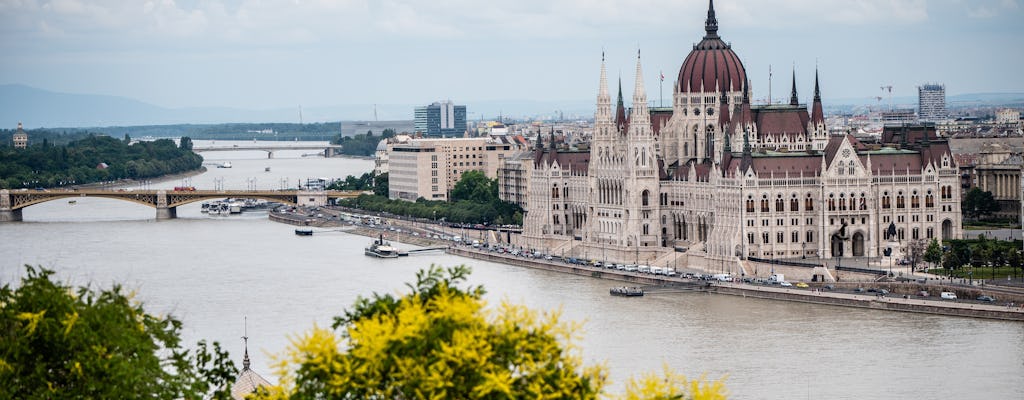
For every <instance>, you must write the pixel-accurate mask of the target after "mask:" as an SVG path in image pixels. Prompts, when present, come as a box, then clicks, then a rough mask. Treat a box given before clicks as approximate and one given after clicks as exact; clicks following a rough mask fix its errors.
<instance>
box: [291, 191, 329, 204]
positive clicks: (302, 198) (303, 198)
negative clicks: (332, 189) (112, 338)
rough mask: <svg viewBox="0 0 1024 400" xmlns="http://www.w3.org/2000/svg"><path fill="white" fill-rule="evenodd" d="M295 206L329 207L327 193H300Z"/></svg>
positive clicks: (297, 194) (296, 197)
mask: <svg viewBox="0 0 1024 400" xmlns="http://www.w3.org/2000/svg"><path fill="white" fill-rule="evenodd" d="M295 200H296V201H295V204H297V205H300V206H306V207H321V206H326V205H327V192H324V191H305V190H303V191H299V192H298V193H296V196H295Z"/></svg>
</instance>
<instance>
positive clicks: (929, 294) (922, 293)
mask: <svg viewBox="0 0 1024 400" xmlns="http://www.w3.org/2000/svg"><path fill="white" fill-rule="evenodd" d="M917 296H918V297H928V296H931V293H928V291H927V290H922V291H920V292H917Z"/></svg>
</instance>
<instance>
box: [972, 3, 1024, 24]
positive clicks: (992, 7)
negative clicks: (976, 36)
mask: <svg viewBox="0 0 1024 400" xmlns="http://www.w3.org/2000/svg"><path fill="white" fill-rule="evenodd" d="M964 7H966V8H967V16H969V17H971V18H978V19H988V18H995V17H998V16H1001V15H1003V14H1005V13H1008V12H1013V11H1016V10H1017V9H1018V8H1019V6H1018V5H1017V1H1016V0H996V1H980V0H976V1H968V2H966V4H964Z"/></svg>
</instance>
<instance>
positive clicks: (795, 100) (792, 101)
mask: <svg viewBox="0 0 1024 400" xmlns="http://www.w3.org/2000/svg"><path fill="white" fill-rule="evenodd" d="M789 105H791V106H798V105H800V99H799V98H797V97H796V67H794V68H793V88H792V89H790V91H789Z"/></svg>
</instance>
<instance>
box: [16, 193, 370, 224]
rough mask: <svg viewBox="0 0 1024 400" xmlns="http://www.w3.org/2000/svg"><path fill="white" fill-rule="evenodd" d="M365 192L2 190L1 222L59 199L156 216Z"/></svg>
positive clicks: (323, 200)
mask: <svg viewBox="0 0 1024 400" xmlns="http://www.w3.org/2000/svg"><path fill="white" fill-rule="evenodd" d="M362 193H363V192H360V191H344V190H315V191H306V190H164V189H160V190H126V189H118V190H109V189H53V190H27V189H16V190H8V189H3V190H0V222H13V221H21V220H22V213H21V210H22V209H24V208H25V207H28V206H31V205H34V204H39V203H45V202H47V201H53V200H60V199H68V198H71V199H74V198H78V197H102V198H108V199H117V200H124V201H130V202H133V203H137V204H142V205H145V206H149V207H153V208H154V209H156V219H170V218H175V217H177V207H178V206H182V205H185V204H189V203H194V202H197V201H203V200H212V199H223V198H229V197H230V198H244V199H261V200H267V201H275V202H278V203H284V204H292V205H298V206H323V205H326V204H327V203H328V201H329V200H331V199H345V198H353V197H357V196H359V195H360V194H362Z"/></svg>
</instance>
